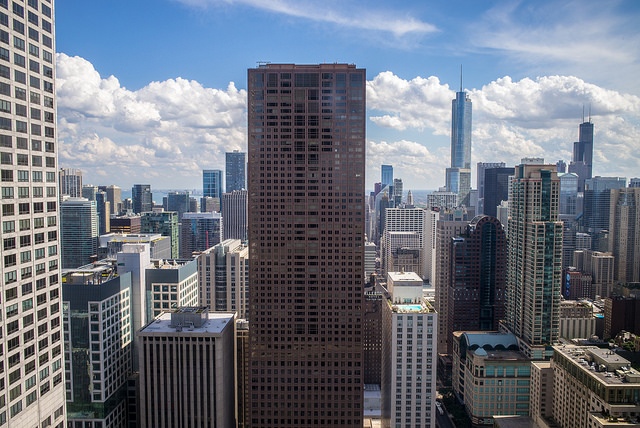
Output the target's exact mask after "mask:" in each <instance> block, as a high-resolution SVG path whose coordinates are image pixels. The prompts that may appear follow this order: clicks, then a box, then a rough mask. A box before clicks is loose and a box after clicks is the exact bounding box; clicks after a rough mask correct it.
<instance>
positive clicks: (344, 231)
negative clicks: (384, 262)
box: [248, 64, 366, 428]
mask: <svg viewBox="0 0 640 428" xmlns="http://www.w3.org/2000/svg"><path fill="white" fill-rule="evenodd" d="M248 77H249V82H248V88H249V89H248V93H249V94H248V98H249V108H248V110H249V123H248V126H249V130H248V135H249V161H248V164H249V168H248V170H249V252H250V256H251V267H250V283H251V293H250V294H251V295H250V308H249V311H250V319H251V329H250V334H249V341H250V345H249V346H250V354H251V355H250V357H249V358H250V359H249V364H250V368H249V402H250V404H249V406H250V410H249V415H250V420H249V423H250V425H251V427H253V428H255V427H311V426H314V427H318V426H325V427H361V426H362V414H363V364H362V363H363V349H362V325H363V315H362V305H363V281H364V278H363V271H364V266H363V263H364V224H365V221H364V216H365V213H364V207H365V202H364V172H365V85H366V73H365V70H364V69H359V68H356V67H355V65H350V64H349V65H347V64H320V65H293V64H265V65H260V66H259V67H258V68H255V69H250V70H249V73H248Z"/></svg>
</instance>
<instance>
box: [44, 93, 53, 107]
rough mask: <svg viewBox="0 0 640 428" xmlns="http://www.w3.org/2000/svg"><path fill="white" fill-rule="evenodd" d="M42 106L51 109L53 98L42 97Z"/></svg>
mask: <svg viewBox="0 0 640 428" xmlns="http://www.w3.org/2000/svg"><path fill="white" fill-rule="evenodd" d="M44 106H45V107H49V108H53V98H51V97H48V96H46V95H45V96H44Z"/></svg>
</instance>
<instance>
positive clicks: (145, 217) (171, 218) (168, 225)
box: [140, 211, 180, 259]
mask: <svg viewBox="0 0 640 428" xmlns="http://www.w3.org/2000/svg"><path fill="white" fill-rule="evenodd" d="M140 232H141V233H159V234H161V235H162V236H166V237H168V238H169V239H170V240H171V258H172V259H175V258H177V257H178V255H179V253H180V228H179V227H178V213H177V212H175V211H162V212H146V213H144V214H142V216H141V217H140Z"/></svg>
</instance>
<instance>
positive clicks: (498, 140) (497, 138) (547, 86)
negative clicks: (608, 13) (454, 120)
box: [367, 72, 640, 188]
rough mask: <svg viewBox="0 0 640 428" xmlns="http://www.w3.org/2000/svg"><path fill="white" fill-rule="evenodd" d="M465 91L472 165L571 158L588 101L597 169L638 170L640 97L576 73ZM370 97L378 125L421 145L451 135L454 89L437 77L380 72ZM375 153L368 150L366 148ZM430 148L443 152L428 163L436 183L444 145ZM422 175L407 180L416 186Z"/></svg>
mask: <svg viewBox="0 0 640 428" xmlns="http://www.w3.org/2000/svg"><path fill="white" fill-rule="evenodd" d="M468 95H469V97H470V98H471V100H472V102H473V143H472V144H473V146H472V147H473V154H472V163H473V164H475V163H476V162H495V161H504V162H507V163H508V164H512V165H513V164H515V163H517V162H519V161H520V159H521V158H523V157H531V156H536V157H544V158H545V159H546V161H548V162H555V161H557V160H558V159H564V160H566V161H569V160H570V159H571V152H572V149H573V141H575V140H577V138H578V124H579V123H580V122H581V120H582V118H581V114H582V107H583V106H587V112H588V109H590V110H591V112H592V121H593V122H594V124H595V131H596V134H595V140H596V141H595V144H594V145H595V149H594V151H595V155H594V158H595V165H594V173H596V174H600V175H620V176H626V177H633V176H638V175H640V174H639V171H638V170H637V165H638V164H640V162H639V161H640V138H639V137H640V126H639V124H640V98H639V97H637V96H634V95H629V94H624V93H620V92H617V91H612V90H609V89H605V88H602V87H599V86H597V85H594V84H591V83H588V82H585V81H584V80H582V79H579V78H577V77H574V76H544V77H538V78H536V79H529V78H525V79H521V80H519V81H514V80H512V79H511V78H510V77H509V76H506V77H503V78H501V79H497V80H495V81H493V82H491V83H489V84H487V85H485V86H483V87H482V88H480V89H473V90H470V91H468ZM367 96H368V105H369V108H371V109H373V110H375V112H376V113H377V112H381V114H376V113H374V114H372V115H371V117H370V119H371V121H372V122H373V123H375V124H376V125H377V126H379V127H387V128H391V129H393V130H397V131H407V130H411V129H412V128H413V129H416V130H419V131H422V135H423V136H424V141H422V142H421V143H422V144H426V145H428V144H430V143H429V142H430V141H432V140H433V137H432V135H434V134H435V135H447V136H448V135H449V132H450V126H451V99H452V98H454V97H455V92H454V91H453V90H451V89H450V88H449V87H448V86H447V85H444V84H441V83H440V82H439V80H438V79H437V78H436V77H433V76H432V77H429V78H426V79H425V78H420V77H416V78H414V79H411V80H405V79H401V78H399V77H398V76H395V75H394V74H392V73H391V72H385V73H380V74H379V75H378V76H376V77H375V78H374V79H373V80H372V81H371V82H369V85H368V92H367ZM587 114H588V113H587ZM385 144H386V143H385ZM374 148H375V149H378V147H377V146H376V147H374ZM373 151H374V150H373V148H372V150H370V153H371V152H373ZM400 152H402V150H400ZM434 153H435V155H437V156H440V158H439V159H438V160H437V161H435V162H432V164H433V165H434V167H436V168H439V169H440V174H441V176H442V178H441V179H440V180H439V181H438V182H439V183H441V182H443V181H444V178H443V177H444V168H445V167H446V165H448V164H449V154H448V152H446V151H444V150H441V151H440V152H438V151H434ZM400 158H401V157H400ZM392 159H394V158H392V157H388V158H387V160H386V161H383V162H382V163H384V162H387V163H388V162H391V163H393V162H394V161H392ZM397 163H400V162H397ZM403 163H404V161H403ZM420 181H421V180H420V179H418V180H416V182H417V183H416V184H412V185H414V186H415V185H419V183H420ZM405 187H406V185H405ZM435 187H437V186H435ZM435 187H433V188H435Z"/></svg>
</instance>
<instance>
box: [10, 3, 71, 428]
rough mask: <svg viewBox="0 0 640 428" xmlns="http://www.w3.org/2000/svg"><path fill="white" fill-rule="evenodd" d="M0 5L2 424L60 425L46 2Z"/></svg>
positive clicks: (50, 12) (49, 13)
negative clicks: (0, 104)
mask: <svg viewBox="0 0 640 428" xmlns="http://www.w3.org/2000/svg"><path fill="white" fill-rule="evenodd" d="M1 6H2V8H0V11H1V12H2V15H1V17H2V20H1V23H0V24H1V27H0V28H1V35H2V40H3V41H4V42H3V44H2V48H1V49H0V59H2V62H1V64H0V76H1V78H0V101H1V102H2V109H0V170H1V171H0V173H1V174H0V175H1V178H2V242H3V245H2V247H0V252H1V254H2V260H3V263H2V266H1V268H0V270H1V272H0V275H2V282H1V283H0V292H1V293H2V296H3V299H2V302H1V303H0V309H1V310H2V313H3V317H2V320H0V332H1V333H2V338H3V343H4V348H3V350H4V353H5V356H4V357H2V361H3V367H4V370H2V372H1V373H0V383H1V384H2V385H4V388H5V389H6V395H5V393H4V392H3V394H2V400H3V401H2V403H3V406H2V407H1V408H0V424H6V423H8V424H9V425H8V426H12V427H13V426H15V427H21V426H42V425H47V426H49V425H51V426H54V427H62V426H64V424H65V421H64V415H65V399H64V382H63V373H62V371H63V368H62V367H63V366H64V365H63V356H62V322H61V318H62V315H61V314H62V308H61V303H62V301H61V295H62V293H61V278H60V241H59V236H58V232H59V231H58V228H59V226H58V203H59V201H58V195H59V187H58V164H57V153H58V146H57V143H58V141H57V136H58V135H57V132H56V117H55V115H56V99H55V58H56V53H55V39H54V35H55V30H54V17H55V13H54V2H53V1H52V0H43V1H40V2H39V3H38V6H36V4H34V2H15V3H12V4H11V5H10V4H9V2H2V5H1ZM25 35H28V36H30V37H28V38H27V37H26V36H25ZM9 41H11V42H9ZM27 63H29V66H30V68H29V70H26V67H27ZM27 72H28V73H27ZM27 74H29V76H28V78H29V80H28V82H27V80H26V79H27ZM27 112H28V113H27ZM38 314H42V315H41V316H40V315H39V316H38V318H36V315H38ZM36 323H37V324H38V326H36Z"/></svg>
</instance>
